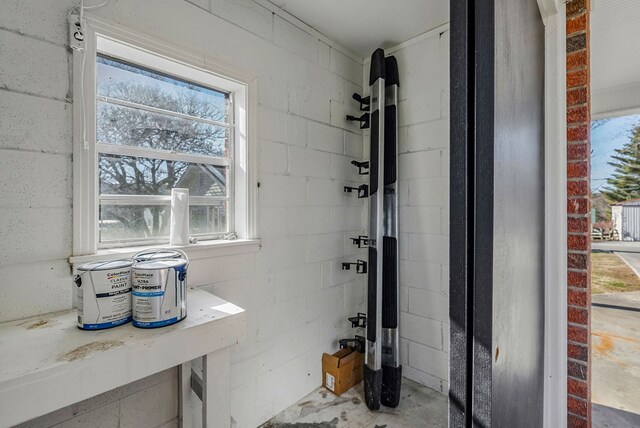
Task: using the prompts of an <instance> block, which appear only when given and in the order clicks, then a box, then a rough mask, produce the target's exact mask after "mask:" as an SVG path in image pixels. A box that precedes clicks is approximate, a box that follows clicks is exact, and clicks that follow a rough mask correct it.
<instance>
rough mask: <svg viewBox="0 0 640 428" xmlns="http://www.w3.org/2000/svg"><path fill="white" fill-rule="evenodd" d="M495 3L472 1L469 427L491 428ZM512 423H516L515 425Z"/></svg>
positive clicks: (487, 0)
mask: <svg viewBox="0 0 640 428" xmlns="http://www.w3.org/2000/svg"><path fill="white" fill-rule="evenodd" d="M494 2H495V0H475V10H474V15H475V25H474V26H473V31H474V39H475V43H474V45H475V49H474V52H475V61H474V62H475V83H474V92H475V99H474V104H475V108H474V110H475V112H474V116H475V122H474V125H473V128H474V130H475V158H474V161H475V167H474V169H475V171H474V172H475V188H474V201H475V215H474V218H473V221H474V222H475V229H474V247H475V254H474V257H475V260H474V262H473V277H474V281H473V296H472V299H473V320H472V326H473V373H472V374H473V378H472V384H473V398H472V400H473V407H472V410H473V426H474V427H490V426H491V422H492V420H491V416H492V413H491V411H492V387H493V384H492V379H493V362H492V349H493V263H494V260H493V255H494V252H493V251H494V227H493V221H494V216H493V207H494V182H493V178H494V158H495V153H494V152H495V141H494V128H495V106H494V103H495V83H496V82H495V70H494V68H495V5H494ZM514 422H515V421H514Z"/></svg>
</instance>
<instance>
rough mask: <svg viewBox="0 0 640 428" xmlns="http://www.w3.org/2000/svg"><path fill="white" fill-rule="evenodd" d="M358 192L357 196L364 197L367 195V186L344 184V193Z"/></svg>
mask: <svg viewBox="0 0 640 428" xmlns="http://www.w3.org/2000/svg"><path fill="white" fill-rule="evenodd" d="M354 191H356V192H358V198H366V197H368V196H369V186H368V185H366V184H362V185H360V186H358V187H351V186H344V192H345V193H352V192H354Z"/></svg>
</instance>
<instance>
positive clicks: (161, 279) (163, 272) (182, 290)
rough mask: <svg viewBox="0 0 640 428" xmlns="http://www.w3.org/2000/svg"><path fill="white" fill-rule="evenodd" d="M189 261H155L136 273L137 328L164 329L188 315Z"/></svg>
mask: <svg viewBox="0 0 640 428" xmlns="http://www.w3.org/2000/svg"><path fill="white" fill-rule="evenodd" d="M188 265H189V262H188V261H187V259H186V258H167V259H151V260H147V261H143V262H138V263H136V264H134V266H133V270H132V279H131V286H132V290H133V291H132V297H131V299H132V300H131V304H132V310H133V325H134V326H135V327H140V328H155V327H164V326H167V325H171V324H175V323H177V322H178V321H181V320H183V319H184V318H185V317H186V316H187V267H188Z"/></svg>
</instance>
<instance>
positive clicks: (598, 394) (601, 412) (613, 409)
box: [591, 292, 640, 428]
mask: <svg viewBox="0 0 640 428" xmlns="http://www.w3.org/2000/svg"><path fill="white" fill-rule="evenodd" d="M592 301H593V302H592V303H593V307H592V311H591V312H592V321H591V322H592V324H591V336H592V348H593V349H592V376H593V377H592V397H591V399H592V401H593V407H592V412H593V427H594V428H609V427H611V428H627V427H629V428H631V427H640V394H638V385H640V292H627V293H611V294H599V295H594V296H593V297H592ZM600 305H602V306H600Z"/></svg>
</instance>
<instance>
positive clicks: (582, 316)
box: [567, 307, 589, 325]
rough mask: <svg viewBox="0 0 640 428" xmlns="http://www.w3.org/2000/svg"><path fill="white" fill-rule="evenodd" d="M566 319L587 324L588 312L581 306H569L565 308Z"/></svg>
mask: <svg viewBox="0 0 640 428" xmlns="http://www.w3.org/2000/svg"><path fill="white" fill-rule="evenodd" d="M567 319H568V320H569V322H570V323H573V324H581V325H588V323H589V312H588V311H587V310H586V309H583V308H573V307H570V308H568V309H567Z"/></svg>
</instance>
